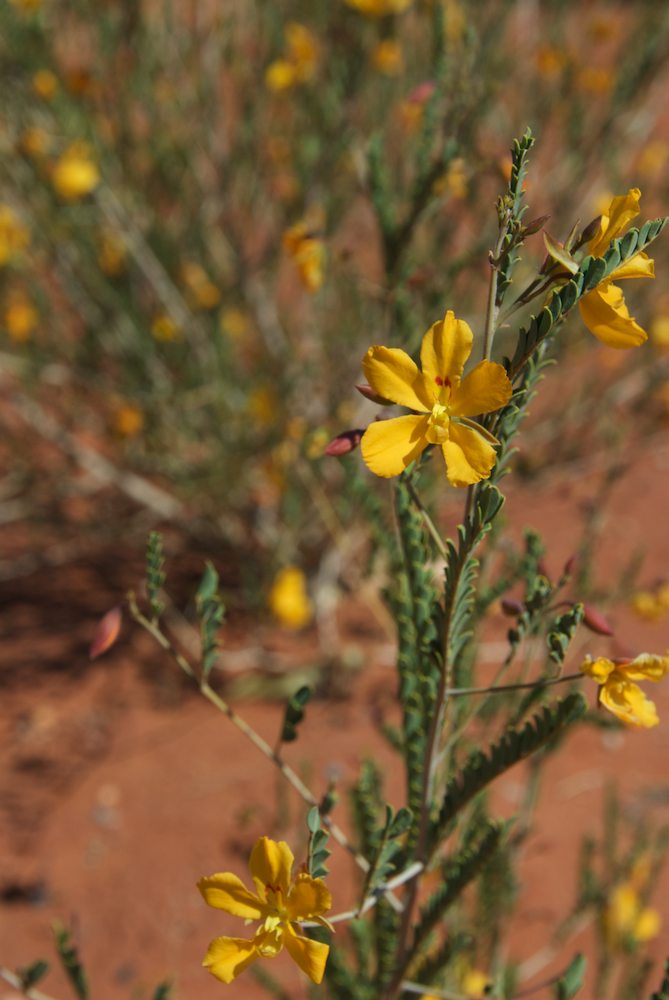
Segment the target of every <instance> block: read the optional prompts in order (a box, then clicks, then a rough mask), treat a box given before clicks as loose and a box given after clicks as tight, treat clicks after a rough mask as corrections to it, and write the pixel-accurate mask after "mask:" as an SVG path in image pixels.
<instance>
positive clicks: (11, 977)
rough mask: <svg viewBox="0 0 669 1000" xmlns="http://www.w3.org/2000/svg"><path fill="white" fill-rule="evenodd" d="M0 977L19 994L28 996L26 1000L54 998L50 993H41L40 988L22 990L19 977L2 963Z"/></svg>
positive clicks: (50, 999) (51, 999)
mask: <svg viewBox="0 0 669 1000" xmlns="http://www.w3.org/2000/svg"><path fill="white" fill-rule="evenodd" d="M0 979H4V980H5V982H6V983H9V985H10V986H13V987H14V989H15V990H17V991H18V992H19V993H20V994H21V996H23V997H28V1000H54V998H53V997H52V996H50V994H48V993H42V991H41V990H33V989H30V990H24V989H23V988H22V983H21V979H20V977H19V976H17V975H16V973H15V972H12V971H11V969H8V968H7V967H6V966H4V965H0Z"/></svg>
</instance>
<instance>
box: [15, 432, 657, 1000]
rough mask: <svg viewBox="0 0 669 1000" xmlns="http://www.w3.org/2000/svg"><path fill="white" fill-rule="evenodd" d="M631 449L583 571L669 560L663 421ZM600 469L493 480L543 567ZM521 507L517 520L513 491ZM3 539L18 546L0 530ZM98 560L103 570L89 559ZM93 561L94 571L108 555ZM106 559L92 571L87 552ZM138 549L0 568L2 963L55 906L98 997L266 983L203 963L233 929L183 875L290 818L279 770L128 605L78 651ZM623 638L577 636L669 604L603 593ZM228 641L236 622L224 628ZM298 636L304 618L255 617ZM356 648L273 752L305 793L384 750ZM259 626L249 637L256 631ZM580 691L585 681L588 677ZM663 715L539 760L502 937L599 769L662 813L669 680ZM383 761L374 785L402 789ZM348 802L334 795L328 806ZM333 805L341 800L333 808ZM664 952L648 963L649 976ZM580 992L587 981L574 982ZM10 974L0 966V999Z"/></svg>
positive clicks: (283, 962) (553, 884)
mask: <svg viewBox="0 0 669 1000" xmlns="http://www.w3.org/2000/svg"><path fill="white" fill-rule="evenodd" d="M629 458H630V462H631V464H630V467H629V468H628V470H627V473H626V477H625V479H624V480H623V481H622V482H620V483H619V484H617V485H616V486H615V488H614V491H613V496H612V497H611V498H610V503H609V506H608V511H607V514H606V523H605V525H604V531H603V535H602V544H601V545H600V546H599V552H598V570H599V572H600V574H601V575H602V577H603V578H605V574H607V573H609V572H612V571H614V570H615V569H618V570H619V569H620V568H621V567H622V566H623V565H624V564H625V563H626V561H627V559H628V558H629V556H630V554H631V553H632V552H633V551H634V550H635V549H636V548H637V547H638V546H639V545H641V544H642V545H645V546H646V547H647V549H648V552H647V557H646V560H645V563H644V568H643V572H642V580H644V581H647V582H651V581H653V580H654V579H655V578H660V577H665V578H666V577H667V576H669V573H668V572H667V569H668V567H669V532H667V529H666V511H667V503H666V497H667V488H668V487H669V434H667V433H666V432H664V433H663V434H661V435H658V436H656V437H654V438H653V440H652V442H649V443H648V445H647V446H645V447H640V446H637V447H636V448H635V449H634V451H633V452H632V451H630V455H629ZM597 482H598V476H597V472H596V470H595V469H593V468H592V463H591V464H590V467H589V465H588V463H583V464H582V465H579V466H573V467H572V468H571V470H567V471H565V469H564V468H562V469H561V470H560V471H559V473H557V472H556V473H555V474H552V473H551V472H550V471H549V472H547V473H546V474H545V475H544V477H543V478H542V480H541V485H540V486H539V487H536V486H533V487H532V489H531V491H528V490H527V489H523V490H522V491H521V492H520V493H519V492H518V491H513V492H512V493H511V494H510V496H509V507H508V509H509V517H510V520H511V523H512V524H515V525H518V527H519V528H520V527H522V526H525V525H528V526H530V525H531V526H533V527H536V528H538V529H540V530H542V531H543V532H544V533H545V537H546V540H547V542H548V544H549V558H548V563H549V568H550V569H551V570H553V571H555V572H557V571H558V570H559V568H560V567H561V565H562V564H563V562H564V559H565V558H566V557H567V556H568V555H569V554H570V553H571V551H572V550H573V547H574V545H575V541H576V538H577V534H578V525H579V523H580V520H581V516H582V505H583V503H584V502H587V500H588V499H589V498H592V496H594V494H595V492H596V486H597ZM521 510H522V521H521V517H520V512H521ZM6 542H7V547H8V549H10V548H11V551H14V552H15V551H16V550H17V547H21V546H24V547H25V546H26V545H27V543H26V542H25V541H24V542H21V543H20V542H19V541H18V540H17V537H16V535H15V533H12V537H11V538H10V536H9V533H8V532H6ZM96 560H97V570H96ZM107 566H109V576H108V577H107V575H106V569H105V568H106V567H107ZM100 569H102V570H103V572H102V574H101V573H100V572H99V570H100ZM140 576H141V559H136V560H135V561H134V562H133V561H132V560H128V559H127V558H124V556H123V554H118V553H114V552H111V551H106V552H102V553H96V554H94V556H93V558H92V559H88V560H80V561H78V562H76V563H73V564H69V565H63V566H62V567H60V568H54V569H52V570H50V571H49V572H46V573H45V572H42V573H40V574H39V575H35V576H28V577H23V578H21V579H20V580H15V581H7V582H5V583H3V584H2V585H1V587H0V598H1V599H2V601H3V603H4V614H3V615H2V618H1V619H0V629H1V634H0V651H1V655H2V664H1V668H0V670H1V672H0V684H2V700H3V712H2V719H1V722H0V726H1V729H0V738H1V739H2V741H3V746H4V755H3V759H4V762H5V766H4V768H3V770H2V773H1V774H0V893H1V902H0V963H5V964H6V965H9V966H10V967H16V966H20V965H25V964H27V963H29V962H30V961H32V960H34V959H35V958H37V957H46V958H50V957H51V955H52V949H51V934H50V929H49V927H50V922H51V921H52V920H53V919H56V918H60V919H64V920H67V921H70V920H73V921H74V922H75V924H76V925H77V927H78V938H79V941H80V945H81V951H82V955H83V957H84V958H85V960H86V963H87V966H88V969H89V972H90V977H91V980H92V985H93V990H92V993H93V996H94V997H95V1000H116V998H121V997H124V998H127V997H132V998H136V1000H141V998H148V997H150V995H151V990H152V988H153V987H154V986H155V985H156V984H157V983H158V982H159V981H160V980H161V979H163V978H166V977H168V978H173V979H174V980H175V983H176V996H177V997H179V998H181V1000H192V998H195V997H197V998H202V1000H207V998H212V1000H213V998H215V997H219V998H220V997H226V996H227V997H237V998H247V997H248V998H250V1000H254V998H256V997H261V996H265V995H266V994H265V993H264V992H262V991H261V990H260V989H259V988H258V986H257V985H256V984H255V983H254V980H253V979H252V977H251V976H250V975H249V974H248V973H247V974H246V975H245V976H244V978H243V979H241V980H239V981H238V982H237V983H235V984H234V985H233V986H230V987H225V986H223V985H221V984H219V983H217V982H216V981H215V980H213V979H212V978H210V977H209V976H208V975H207V974H206V973H205V972H204V971H203V970H202V969H201V967H200V963H201V960H202V956H203V954H204V951H205V948H206V945H207V943H208V941H209V940H210V939H211V938H212V937H214V936H216V935H218V934H220V933H226V932H227V933H229V932H232V933H243V928H242V927H241V926H240V924H239V922H238V921H235V920H234V919H232V918H227V917H226V916H225V915H224V914H221V913H220V912H218V911H214V910H211V909H208V908H207V907H206V906H205V905H204V904H203V902H202V901H201V899H200V897H199V895H198V893H197V892H196V890H195V882H196V880H197V878H198V877H199V876H200V875H201V874H206V873H211V872H213V871H216V870H228V869H234V870H236V871H238V872H239V873H240V874H241V875H243V874H244V873H245V867H246V857H247V855H248V851H249V848H250V846H251V845H252V843H253V842H254V839H255V838H256V837H257V836H258V835H259V834H260V833H269V834H273V835H275V836H288V837H289V839H291V840H292V841H293V843H296V838H297V837H298V836H300V835H301V834H298V833H296V831H297V830H299V829H300V824H299V813H298V809H297V803H296V802H295V800H293V799H292V797H291V796H287V797H286V796H284V795H279V796H278V795H277V781H276V776H275V774H274V773H273V772H272V770H271V769H270V767H269V765H268V764H267V763H266V762H265V760H264V759H263V758H262V757H261V756H260V755H259V754H258V753H257V752H256V751H255V750H254V749H253V748H252V747H250V746H249V745H248V744H247V742H246V740H245V738H244V737H243V736H242V735H241V734H240V733H239V732H237V731H236V730H235V729H234V728H233V727H232V726H231V725H230V724H229V723H228V722H227V721H226V720H225V719H224V718H223V717H221V716H219V715H218V713H217V712H216V711H215V710H213V709H212V708H211V707H210V705H209V704H207V703H205V702H204V701H203V700H201V699H200V698H199V697H198V696H197V695H191V694H186V693H185V692H184V690H183V688H182V687H180V685H179V684H177V683H175V682H174V680H173V678H174V672H173V669H172V667H171V665H170V664H169V663H167V662H166V661H165V660H164V658H163V657H162V655H161V654H160V653H159V652H158V651H157V650H156V648H154V646H153V644H152V642H151V640H150V639H149V638H148V637H147V636H145V635H144V634H141V633H140V632H139V630H138V629H136V628H134V627H131V626H130V625H129V624H128V623H126V625H125V626H124V631H123V635H122V639H121V641H120V642H119V644H118V645H117V646H116V647H115V648H114V649H113V650H111V651H110V652H109V653H108V654H107V655H106V656H105V657H104V658H103V659H102V660H101V661H99V662H97V663H95V664H93V665H91V664H89V662H88V659H87V646H88V643H89V641H90V639H91V636H92V633H93V631H94V627H95V622H96V620H97V618H98V617H99V615H100V614H101V613H103V612H104V611H105V610H107V609H108V608H109V607H110V606H112V605H113V604H115V603H117V602H118V601H119V600H120V599H121V598H122V596H123V594H124V592H125V590H126V589H127V588H128V587H131V586H135V585H137V583H138V581H139V579H140ZM613 619H614V622H615V624H616V629H617V636H618V637H619V638H618V640H617V641H618V646H617V647H612V646H611V645H610V643H608V641H607V640H605V639H600V638H597V637H595V636H589V635H587V636H585V642H586V645H587V647H588V648H589V649H590V650H592V651H602V652H604V651H605V650H607V649H611V648H614V651H615V650H616V649H617V650H620V649H621V648H625V649H630V650H632V651H639V650H643V649H647V650H649V651H663V650H664V649H665V648H666V647H667V646H668V645H669V622H667V621H665V622H664V623H660V624H652V625H649V624H646V623H642V622H640V621H638V620H637V619H634V618H633V617H632V616H631V615H630V613H629V612H628V611H626V610H625V609H622V610H618V611H616V612H615V613H614V614H613ZM237 638H238V641H239V644H240V645H243V643H244V636H241V637H239V636H238V637H237ZM266 638H267V640H268V643H270V642H273V643H274V644H276V643H277V642H279V643H282V644H283V646H284V647H287V648H290V643H293V644H294V648H295V652H296V656H297V657H300V658H301V659H302V660H304V658H305V652H304V650H305V646H306V648H307V654H306V655H307V657H308V655H309V649H310V648H312V647H311V646H310V641H309V639H308V638H306V639H304V640H302V639H300V638H297V639H295V640H292V639H288V638H286V637H281V636H279V637H277V636H274V637H272V636H270V635H269V634H268V636H267V637H266ZM347 639H348V641H349V642H350V643H356V642H357V643H358V644H359V645H361V646H362V647H363V651H364V652H365V654H366V661H367V662H368V664H369V666H368V668H367V669H366V670H365V671H364V673H363V674H362V675H361V676H360V677H359V678H358V679H357V680H355V681H354V682H353V683H352V686H351V690H350V694H349V696H348V697H345V698H341V697H340V698H338V699H336V700H328V701H320V702H317V703H315V704H313V705H312V706H311V708H310V711H309V713H308V718H307V721H306V723H305V725H304V729H303V734H302V738H301V740H300V741H299V742H298V743H297V744H295V745H294V747H293V748H290V749H289V750H288V752H287V757H288V759H289V761H291V762H292V763H293V764H294V766H295V767H296V768H297V769H298V770H299V771H300V773H302V774H304V775H305V776H306V778H307V780H308V781H309V783H310V784H311V785H312V786H313V788H314V789H315V790H316V791H317V793H318V792H320V791H322V790H323V788H324V787H325V785H326V782H327V779H328V776H329V775H330V774H332V773H333V771H334V772H337V773H338V774H339V775H340V776H341V777H340V786H341V787H342V788H345V787H346V786H347V785H348V784H350V782H351V781H352V780H353V778H354V776H355V774H356V772H357V769H358V766H359V764H360V761H361V760H362V759H363V758H364V757H365V756H366V755H367V754H369V753H375V754H376V753H380V754H381V755H382V756H383V759H384V760H386V761H389V760H390V756H389V753H388V751H387V750H386V749H385V748H384V747H383V744H382V741H381V740H380V738H379V737H378V735H377V732H376V729H375V726H374V724H373V720H374V717H375V715H376V713H377V712H378V705H379V701H380V699H381V700H382V699H383V698H384V697H386V693H387V690H388V688H389V687H390V686H392V684H393V680H392V677H391V670H390V668H389V666H388V665H387V663H388V655H387V653H388V650H387V643H386V640H385V638H383V637H382V636H381V635H379V636H378V641H376V639H375V637H374V635H373V634H372V635H371V636H367V637H363V638H361V637H360V636H356V635H350V636H348V637H347ZM254 640H255V636H254ZM589 693H590V694H593V693H594V692H592V690H590V692H589ZM653 695H654V696H655V700H656V703H657V705H658V709H659V712H660V716H661V717H662V719H663V725H661V726H660V727H658V728H657V729H655V730H653V731H651V732H636V731H631V732H625V733H621V734H614V735H612V734H609V735H606V736H604V735H602V734H601V733H599V732H594V731H592V730H590V729H588V730H583V731H579V732H578V733H576V734H575V735H574V736H573V737H572V738H571V739H570V740H569V742H568V744H567V746H566V748H565V749H564V750H563V752H562V753H560V754H559V755H557V757H556V758H555V759H554V760H553V761H552V762H551V763H550V765H549V767H548V772H547V776H546V780H545V781H544V783H543V786H542V794H541V799H540V803H539V810H538V823H537V829H536V832H535V833H534V835H533V836H532V837H531V839H530V841H529V842H528V844H527V847H526V850H525V859H524V862H523V866H522V878H523V896H522V901H521V905H520V909H519V913H518V916H517V919H516V920H515V932H514V936H513V942H514V943H513V955H514V957H516V958H517V959H519V960H521V961H522V960H526V959H528V958H530V957H531V956H533V955H535V953H536V952H537V951H538V950H539V949H540V948H541V946H542V944H543V943H544V942H545V940H546V938H547V936H548V935H549V933H550V931H551V929H552V928H553V927H554V925H555V924H556V922H557V921H558V920H559V918H560V917H561V916H562V915H564V914H565V913H566V911H567V910H568V908H569V906H570V904H571V902H572V900H573V894H574V887H575V865H576V859H577V855H578V849H579V844H580V838H581V835H582V833H583V832H584V831H588V830H589V831H591V832H594V833H596V834H599V833H600V830H601V808H600V804H601V794H602V790H603V788H604V786H605V783H606V782H608V781H609V780H612V779H615V780H617V781H619V782H620V786H621V788H622V789H623V791H624V793H625V802H626V806H627V807H628V809H629V811H630V812H631V813H634V812H635V811H637V810H639V809H646V810H649V811H650V813H651V814H652V816H653V818H654V820H656V821H658V822H660V821H662V822H667V821H669V779H668V774H667V760H668V759H669V758H668V750H669V684H665V685H664V686H663V687H658V689H656V691H654V692H653ZM238 707H240V709H241V711H242V713H243V714H244V716H245V717H246V718H247V719H248V721H249V722H250V723H251V724H252V725H254V726H255V727H256V728H257V729H258V731H259V732H261V733H262V734H263V735H265V736H266V737H267V738H268V739H269V740H270V741H271V740H273V738H274V736H275V734H276V732H277V727H278V725H279V720H280V714H281V713H280V708H279V707H278V706H277V705H276V704H268V703H262V702H253V703H245V704H242V705H241V706H238ZM520 777H521V774H520V770H519V769H516V770H512V771H511V772H510V773H509V774H508V775H507V776H506V777H505V779H504V781H503V782H502V783H501V786H500V792H499V807H500V811H503V812H506V813H510V812H512V811H513V809H514V808H515V807H516V805H517V795H518V792H519V789H520V787H521V786H520V783H519V779H520ZM396 785H397V782H396V781H393V780H390V779H389V784H388V795H389V797H390V799H391V801H394V802H395V804H396V805H397V804H399V790H398V788H397V787H396ZM340 815H343V816H345V805H344V806H343V807H342V808H341V809H340ZM343 822H345V819H344V820H343ZM333 873H334V874H333V877H332V880H331V884H332V887H333V890H334V896H335V909H336V910H342V909H346V908H348V907H349V906H350V905H351V904H352V903H353V896H352V887H353V882H352V879H351V877H350V876H351V863H350V861H349V859H348V858H347V857H346V856H344V855H343V854H342V852H341V851H339V850H337V849H335V852H334V857H333ZM668 876H669V871H667V872H665V874H664V876H663V878H662V882H661V884H660V885H659V886H658V887H657V891H656V893H655V897H654V903H655V905H657V906H658V907H659V908H660V909H661V910H662V911H663V916H664V927H665V930H664V931H663V934H662V935H661V937H660V939H657V940H656V941H655V942H653V945H652V953H653V954H654V955H655V957H656V959H657V961H658V963H659V961H660V960H661V959H662V958H663V957H664V955H665V954H666V953H667V951H668V950H669V949H668V948H667V932H666V928H669V902H668V900H669V893H668V892H667V889H669V878H668ZM587 945H588V935H587V933H586V935H585V937H583V938H580V939H576V940H575V941H572V942H569V944H568V945H567V947H566V949H565V953H564V954H563V955H562V956H560V957H559V959H558V960H557V963H556V962H553V963H551V964H549V965H547V966H546V967H545V968H543V969H541V971H539V972H538V975H537V977H536V978H535V980H534V981H535V982H539V981H540V980H541V979H542V978H544V977H545V976H546V975H547V973H548V972H550V971H551V970H554V969H555V968H556V967H558V966H561V965H563V964H565V962H566V961H567V960H568V959H569V957H571V955H572V954H573V953H574V951H575V950H576V949H577V947H578V946H581V947H583V946H585V947H586V949H587ZM269 969H270V970H271V971H272V972H273V973H274V972H276V973H277V974H278V975H279V976H280V978H281V979H282V981H283V982H284V983H285V984H286V987H287V990H288V993H289V994H290V995H291V996H294V997H296V998H297V997H303V996H305V995H306V993H305V989H304V985H303V983H302V981H301V979H300V976H299V973H298V972H297V970H296V969H295V967H294V966H292V963H291V962H290V961H289V960H288V959H287V958H286V957H285V956H282V957H281V958H280V959H278V960H277V961H276V962H275V963H273V964H272V965H271V966H269ZM658 969H659V965H658V966H657V967H656V970H655V973H654V977H653V979H652V983H653V986H655V984H656V983H657V982H658V981H659V972H658ZM42 985H43V987H44V990H45V991H46V992H47V993H49V994H51V995H53V996H56V997H59V998H61V997H62V998H64V997H65V996H68V995H70V994H69V991H68V988H67V987H66V985H65V983H64V980H63V977H62V976H61V975H60V973H59V972H56V971H54V972H53V973H51V974H50V975H49V977H48V978H47V980H46V981H45V982H44V983H43V984H42ZM549 995H551V994H550V993H549V991H548V990H546V989H543V990H539V991H538V992H536V993H534V994H533V996H537V997H539V998H542V997H548V996H549ZM583 995H584V1000H586V998H587V997H588V995H589V994H588V991H587V990H586V991H585V992H584V994H583ZM14 997H16V994H15V993H14V991H13V990H12V989H11V987H9V986H5V985H4V984H1V983H0V1000H9V998H14Z"/></svg>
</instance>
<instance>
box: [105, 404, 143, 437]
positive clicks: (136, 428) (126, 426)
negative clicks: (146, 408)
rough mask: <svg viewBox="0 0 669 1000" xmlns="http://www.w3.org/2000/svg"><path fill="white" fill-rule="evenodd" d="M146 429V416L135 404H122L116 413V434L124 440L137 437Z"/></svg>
mask: <svg viewBox="0 0 669 1000" xmlns="http://www.w3.org/2000/svg"><path fill="white" fill-rule="evenodd" d="M143 427H144V414H143V413H142V411H141V410H140V408H139V407H138V406H136V405H135V404H134V403H122V404H121V405H120V406H119V407H118V408H117V410H116V412H115V413H114V422H113V428H114V433H115V434H117V435H118V436H119V437H122V438H133V437H136V436H137V435H138V434H139V432H140V431H141V430H142V428H143Z"/></svg>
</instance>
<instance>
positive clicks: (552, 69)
mask: <svg viewBox="0 0 669 1000" xmlns="http://www.w3.org/2000/svg"><path fill="white" fill-rule="evenodd" d="M535 58H536V63H537V70H538V72H539V75H540V76H543V77H544V79H547V80H550V79H554V78H555V77H557V76H560V75H561V73H562V72H563V71H564V69H565V67H566V66H567V63H568V59H567V54H566V52H565V51H564V49H557V48H555V47H554V46H552V45H542V46H541V47H540V48H539V49H538V51H537V54H536V57H535Z"/></svg>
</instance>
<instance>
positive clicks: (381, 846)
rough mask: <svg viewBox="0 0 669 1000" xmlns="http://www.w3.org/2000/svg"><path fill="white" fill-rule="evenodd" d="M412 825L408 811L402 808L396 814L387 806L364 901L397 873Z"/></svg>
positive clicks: (368, 876)
mask: <svg viewBox="0 0 669 1000" xmlns="http://www.w3.org/2000/svg"><path fill="white" fill-rule="evenodd" d="M411 823H412V815H411V812H410V811H409V810H408V809H405V808H402V809H400V810H398V812H397V813H394V812H393V810H392V808H391V806H389V805H386V818H385V822H384V824H383V827H382V828H381V830H380V831H379V832H378V834H377V835H376V839H377V848H376V851H375V852H374V855H373V856H372V858H371V863H370V868H369V871H368V872H367V876H366V878H365V884H364V888H363V892H362V901H364V900H365V899H366V898H367V896H369V895H370V894H371V893H373V892H374V890H376V889H378V888H379V887H382V886H383V884H384V882H386V881H387V880H388V877H389V876H390V875H391V874H392V872H394V871H395V869H396V862H397V857H398V855H399V854H400V852H401V850H402V846H403V843H402V841H403V838H404V837H405V834H406V833H407V832H408V831H409V829H410V827H411Z"/></svg>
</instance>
